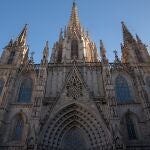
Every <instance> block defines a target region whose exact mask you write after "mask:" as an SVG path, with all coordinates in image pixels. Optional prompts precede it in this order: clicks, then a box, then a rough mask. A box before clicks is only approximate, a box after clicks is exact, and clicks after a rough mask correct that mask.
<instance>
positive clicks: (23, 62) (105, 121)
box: [0, 2, 150, 150]
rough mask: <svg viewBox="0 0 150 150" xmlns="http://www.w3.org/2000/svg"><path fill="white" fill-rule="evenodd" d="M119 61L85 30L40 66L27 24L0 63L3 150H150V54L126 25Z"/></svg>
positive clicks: (74, 28) (69, 32)
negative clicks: (29, 41) (31, 51)
mask: <svg viewBox="0 0 150 150" xmlns="http://www.w3.org/2000/svg"><path fill="white" fill-rule="evenodd" d="M122 29H123V43H122V45H121V50H122V58H121V59H120V58H119V57H118V56H117V53H116V52H115V60H114V62H113V63H110V62H109V60H108V58H107V56H106V49H105V46H104V44H103V41H102V40H101V41H100V57H99V54H98V50H97V47H96V44H95V43H94V42H93V41H91V39H90V37H89V34H88V33H87V32H85V30H84V28H83V27H82V26H81V24H80V21H79V17H78V13H77V6H76V4H75V2H74V3H73V6H72V12H71V16H70V20H69V23H68V25H67V27H66V28H65V29H64V30H63V31H61V32H60V35H59V38H58V41H57V42H56V43H54V46H53V48H52V52H51V56H50V61H48V58H49V45H48V42H46V44H45V47H44V50H43V57H42V59H41V63H40V64H35V63H34V60H33V55H31V57H29V56H28V53H29V49H28V47H27V43H26V36H27V26H26V25H25V27H24V28H23V30H22V31H21V33H20V34H19V36H18V37H17V38H16V39H15V40H10V42H9V43H8V45H7V46H5V48H4V50H3V53H2V55H1V58H0V150H117V149H118V150H125V149H127V150H150V143H149V141H150V55H149V53H148V50H147V47H146V45H145V44H143V42H142V41H141V40H140V38H139V37H138V36H137V35H136V37H134V36H133V35H132V34H131V33H130V32H129V30H128V29H127V27H126V25H125V24H124V22H122Z"/></svg>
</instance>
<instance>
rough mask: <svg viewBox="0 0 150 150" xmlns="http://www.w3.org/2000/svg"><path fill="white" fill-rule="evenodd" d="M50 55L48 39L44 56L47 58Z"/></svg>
mask: <svg viewBox="0 0 150 150" xmlns="http://www.w3.org/2000/svg"><path fill="white" fill-rule="evenodd" d="M48 55H49V46H48V41H46V45H45V48H44V50H43V58H44V57H45V58H46V59H47V58H48Z"/></svg>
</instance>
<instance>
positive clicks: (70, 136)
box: [61, 127, 87, 150]
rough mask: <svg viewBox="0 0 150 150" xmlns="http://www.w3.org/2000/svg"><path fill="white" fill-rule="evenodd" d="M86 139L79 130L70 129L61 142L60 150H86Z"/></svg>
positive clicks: (75, 128)
mask: <svg viewBox="0 0 150 150" xmlns="http://www.w3.org/2000/svg"><path fill="white" fill-rule="evenodd" d="M86 139H87V137H86V136H85V134H84V133H83V132H82V130H81V129H79V128H77V127H72V128H71V129H69V131H67V132H66V134H65V136H64V137H63V141H62V146H61V147H62V149H64V150H86V149H87V143H86V142H87V140H86Z"/></svg>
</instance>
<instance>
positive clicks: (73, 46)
mask: <svg viewBox="0 0 150 150" xmlns="http://www.w3.org/2000/svg"><path fill="white" fill-rule="evenodd" d="M74 57H76V58H78V41H77V40H73V41H72V43H71V58H72V59H73V58H74Z"/></svg>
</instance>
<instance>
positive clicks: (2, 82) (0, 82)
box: [0, 80, 4, 96]
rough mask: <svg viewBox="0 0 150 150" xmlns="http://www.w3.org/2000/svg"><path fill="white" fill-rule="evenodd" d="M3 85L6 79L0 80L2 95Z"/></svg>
mask: <svg viewBox="0 0 150 150" xmlns="http://www.w3.org/2000/svg"><path fill="white" fill-rule="evenodd" d="M3 87H4V81H3V80H0V96H1V95H2V91H3Z"/></svg>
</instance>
